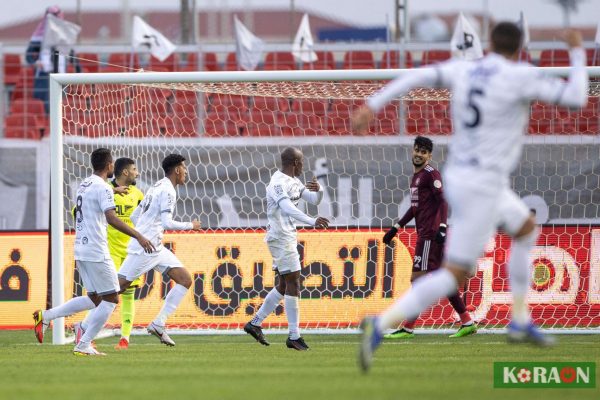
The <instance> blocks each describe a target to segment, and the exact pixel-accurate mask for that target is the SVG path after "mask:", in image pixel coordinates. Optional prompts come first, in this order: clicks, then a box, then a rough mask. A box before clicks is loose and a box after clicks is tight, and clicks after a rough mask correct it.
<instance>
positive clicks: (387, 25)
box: [385, 13, 391, 68]
mask: <svg viewBox="0 0 600 400" xmlns="http://www.w3.org/2000/svg"><path fill="white" fill-rule="evenodd" d="M385 48H386V50H385V62H386V67H387V68H390V66H391V64H390V61H391V60H390V59H391V54H390V15H389V14H388V13H386V14H385Z"/></svg>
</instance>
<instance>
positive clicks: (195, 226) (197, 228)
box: [192, 219, 202, 231]
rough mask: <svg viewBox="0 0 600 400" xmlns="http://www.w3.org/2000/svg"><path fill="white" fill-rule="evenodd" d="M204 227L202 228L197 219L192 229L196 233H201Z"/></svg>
mask: <svg viewBox="0 0 600 400" xmlns="http://www.w3.org/2000/svg"><path fill="white" fill-rule="evenodd" d="M201 228H202V227H201V226H200V221H198V220H197V219H195V220H193V221H192V229H193V230H195V231H199V230H200V229H201Z"/></svg>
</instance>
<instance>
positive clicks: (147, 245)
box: [136, 235, 156, 253]
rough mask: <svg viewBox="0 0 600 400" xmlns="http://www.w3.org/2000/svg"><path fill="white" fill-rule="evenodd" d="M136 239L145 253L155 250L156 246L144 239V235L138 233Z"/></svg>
mask: <svg viewBox="0 0 600 400" xmlns="http://www.w3.org/2000/svg"><path fill="white" fill-rule="evenodd" d="M136 239H137V241H138V243H139V244H140V246H142V248H143V249H144V251H145V252H146V253H154V252H155V251H156V248H155V247H154V245H153V244H152V242H151V241H149V240H148V239H146V238H145V237H144V236H142V235H139V236H138V237H136Z"/></svg>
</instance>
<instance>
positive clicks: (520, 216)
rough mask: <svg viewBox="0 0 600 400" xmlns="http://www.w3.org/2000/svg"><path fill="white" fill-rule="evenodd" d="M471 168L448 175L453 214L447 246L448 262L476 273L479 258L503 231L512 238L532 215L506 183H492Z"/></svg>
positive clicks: (459, 169)
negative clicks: (488, 243) (490, 241)
mask: <svg viewBox="0 0 600 400" xmlns="http://www.w3.org/2000/svg"><path fill="white" fill-rule="evenodd" d="M477 173H478V171H477V170H473V169H471V168H464V169H462V168H452V169H451V171H448V173H446V174H445V176H444V180H445V183H446V191H445V194H446V199H447V200H448V205H449V206H450V210H451V211H452V221H451V227H450V231H449V235H448V241H447V244H446V258H447V260H448V261H449V262H451V263H453V264H457V265H459V266H463V267H465V268H467V269H468V270H469V272H470V273H471V274H474V273H475V272H476V267H477V259H478V258H479V257H481V256H482V255H483V252H484V249H485V245H486V244H487V242H488V241H489V240H490V238H492V236H493V235H494V234H495V233H496V229H498V228H501V229H503V230H504V231H505V232H506V233H508V234H509V235H511V236H512V235H515V234H516V233H518V232H519V230H520V229H521V227H522V226H523V224H524V223H525V221H526V220H527V218H529V216H530V214H531V212H530V211H529V208H528V207H527V205H525V203H524V202H523V201H522V200H521V199H520V198H519V196H517V195H516V193H515V192H513V191H512V190H511V189H510V187H509V186H507V185H506V184H501V183H500V182H498V181H496V182H494V183H493V184H492V183H490V180H489V179H487V178H488V177H485V175H482V176H480V177H478V176H477Z"/></svg>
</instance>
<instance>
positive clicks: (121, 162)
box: [115, 157, 135, 177]
mask: <svg viewBox="0 0 600 400" xmlns="http://www.w3.org/2000/svg"><path fill="white" fill-rule="evenodd" d="M133 164H135V161H133V160H132V159H131V158H128V157H121V158H117V161H115V176H116V177H119V176H121V174H122V173H123V171H124V170H125V169H126V168H127V167H128V166H130V165H133Z"/></svg>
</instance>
